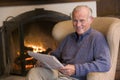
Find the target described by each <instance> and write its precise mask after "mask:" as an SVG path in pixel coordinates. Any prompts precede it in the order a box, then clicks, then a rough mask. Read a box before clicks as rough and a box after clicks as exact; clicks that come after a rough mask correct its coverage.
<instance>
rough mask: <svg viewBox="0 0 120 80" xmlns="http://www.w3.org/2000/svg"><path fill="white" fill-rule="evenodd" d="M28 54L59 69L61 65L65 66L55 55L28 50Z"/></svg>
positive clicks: (49, 66)
mask: <svg viewBox="0 0 120 80" xmlns="http://www.w3.org/2000/svg"><path fill="white" fill-rule="evenodd" d="M28 55H30V56H32V57H33V58H35V59H36V60H38V61H40V62H42V63H43V64H45V66H46V67H48V68H51V69H59V68H61V67H64V65H63V64H62V63H60V62H59V61H58V59H57V58H56V57H55V56H52V55H46V54H40V53H35V52H32V51H28Z"/></svg>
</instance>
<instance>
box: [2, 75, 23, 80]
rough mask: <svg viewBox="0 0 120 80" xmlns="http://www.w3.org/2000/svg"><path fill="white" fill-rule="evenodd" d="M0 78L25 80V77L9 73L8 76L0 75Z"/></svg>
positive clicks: (4, 79) (3, 79)
mask: <svg viewBox="0 0 120 80" xmlns="http://www.w3.org/2000/svg"><path fill="white" fill-rule="evenodd" d="M0 80H25V77H23V76H15V75H10V76H4V77H1V78H0Z"/></svg>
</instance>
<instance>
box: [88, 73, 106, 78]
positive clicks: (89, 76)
mask: <svg viewBox="0 0 120 80" xmlns="http://www.w3.org/2000/svg"><path fill="white" fill-rule="evenodd" d="M105 73H106V72H90V73H88V75H87V80H105V79H104V77H105Z"/></svg>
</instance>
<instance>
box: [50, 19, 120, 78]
mask: <svg viewBox="0 0 120 80" xmlns="http://www.w3.org/2000/svg"><path fill="white" fill-rule="evenodd" d="M91 26H92V27H93V28H94V29H96V30H98V31H100V32H102V33H103V34H104V36H105V38H106V39H107V41H108V44H109V47H110V54H111V69H110V71H108V72H90V73H88V75H87V80H115V73H116V65H117V58H118V53H119V42H120V20H119V19H118V18H113V17H96V18H95V19H94V21H93V23H92V25H91ZM73 31H74V29H73V25H72V21H71V20H68V21H62V22H58V23H57V24H56V25H55V26H54V28H53V31H52V35H53V37H54V38H55V39H56V40H57V41H58V42H60V41H61V40H62V39H63V38H64V37H65V36H66V35H68V34H69V33H71V32H73Z"/></svg>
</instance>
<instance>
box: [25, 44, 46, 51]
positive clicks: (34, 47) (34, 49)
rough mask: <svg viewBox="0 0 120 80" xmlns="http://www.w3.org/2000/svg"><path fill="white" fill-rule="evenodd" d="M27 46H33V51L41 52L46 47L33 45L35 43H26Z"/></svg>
mask: <svg viewBox="0 0 120 80" xmlns="http://www.w3.org/2000/svg"><path fill="white" fill-rule="evenodd" d="M26 46H27V47H31V48H33V52H43V51H45V50H46V49H45V48H44V47H42V46H35V45H26Z"/></svg>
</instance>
